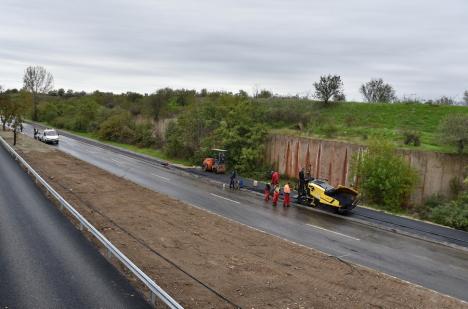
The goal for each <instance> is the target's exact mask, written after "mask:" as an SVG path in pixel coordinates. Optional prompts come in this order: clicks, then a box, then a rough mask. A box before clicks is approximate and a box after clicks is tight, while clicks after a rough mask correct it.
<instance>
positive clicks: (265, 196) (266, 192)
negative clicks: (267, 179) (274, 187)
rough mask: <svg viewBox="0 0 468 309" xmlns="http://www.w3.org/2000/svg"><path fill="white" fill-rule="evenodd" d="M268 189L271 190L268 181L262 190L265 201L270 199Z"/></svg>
mask: <svg viewBox="0 0 468 309" xmlns="http://www.w3.org/2000/svg"><path fill="white" fill-rule="evenodd" d="M270 191H271V185H270V184H269V183H266V184H265V189H264V190H263V196H264V199H265V202H268V201H269V200H270Z"/></svg>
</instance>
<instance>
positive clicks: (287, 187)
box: [283, 182, 291, 207]
mask: <svg viewBox="0 0 468 309" xmlns="http://www.w3.org/2000/svg"><path fill="white" fill-rule="evenodd" d="M283 192H284V199H283V207H289V206H291V205H290V199H289V195H290V194H291V187H290V184H289V182H287V183H286V184H285V185H284V189H283Z"/></svg>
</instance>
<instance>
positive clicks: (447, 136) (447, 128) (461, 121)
mask: <svg viewBox="0 0 468 309" xmlns="http://www.w3.org/2000/svg"><path fill="white" fill-rule="evenodd" d="M439 135H440V137H439V138H440V140H441V142H442V143H445V144H450V145H456V147H457V150H458V153H463V151H464V149H465V145H466V144H467V143H468V115H467V114H461V113H460V114H452V115H449V116H447V117H446V118H445V119H444V120H442V122H441V124H440V126H439Z"/></svg>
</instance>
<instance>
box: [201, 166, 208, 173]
mask: <svg viewBox="0 0 468 309" xmlns="http://www.w3.org/2000/svg"><path fill="white" fill-rule="evenodd" d="M202 169H203V171H204V172H208V166H207V165H206V164H203V167H202Z"/></svg>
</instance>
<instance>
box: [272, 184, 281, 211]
mask: <svg viewBox="0 0 468 309" xmlns="http://www.w3.org/2000/svg"><path fill="white" fill-rule="evenodd" d="M279 195H280V187H279V185H275V190H274V191H273V206H276V204H278V199H279Z"/></svg>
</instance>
